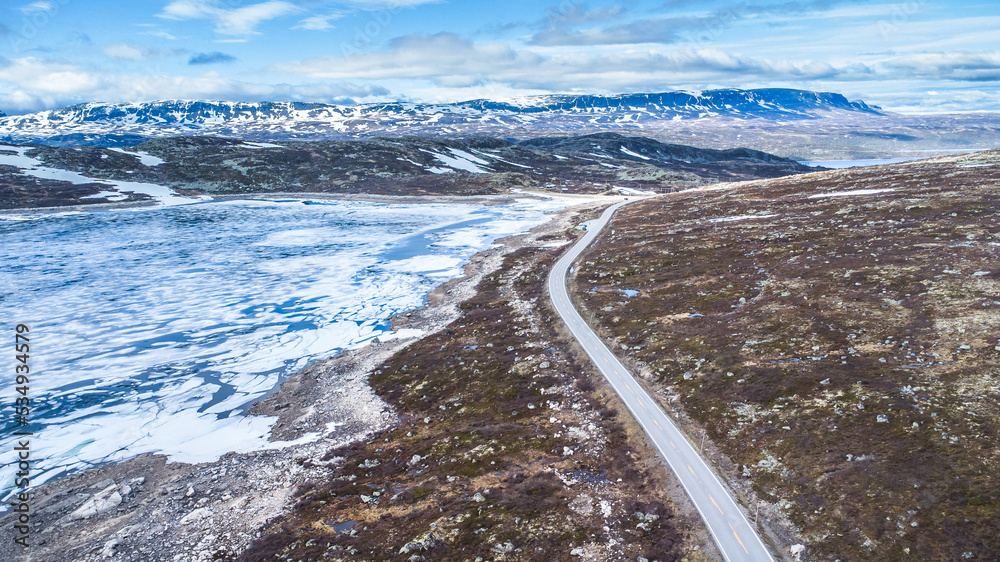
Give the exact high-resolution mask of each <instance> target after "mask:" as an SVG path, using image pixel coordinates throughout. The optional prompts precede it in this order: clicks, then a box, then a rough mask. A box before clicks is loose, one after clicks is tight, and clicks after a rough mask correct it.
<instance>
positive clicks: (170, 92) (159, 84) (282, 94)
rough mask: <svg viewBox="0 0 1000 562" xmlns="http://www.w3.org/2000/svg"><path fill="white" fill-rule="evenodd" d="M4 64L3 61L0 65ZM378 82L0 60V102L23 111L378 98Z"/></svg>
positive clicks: (28, 59)
mask: <svg viewBox="0 0 1000 562" xmlns="http://www.w3.org/2000/svg"><path fill="white" fill-rule="evenodd" d="M4 65H5V66H4ZM388 94H389V92H388V90H386V89H385V88H383V87H381V86H373V85H366V84H358V83H355V82H350V83H342V84H295V85H292V84H261V83H252V82H244V81H240V80H235V79H232V78H229V77H227V76H223V75H221V74H219V73H218V72H204V73H201V74H198V75H194V76H179V75H169V74H166V73H162V72H159V71H157V70H152V71H150V72H147V73H116V72H113V71H102V70H95V69H87V68H82V67H79V66H75V65H71V64H68V63H64V62H58V61H48V60H42V59H38V58H35V57H24V58H21V59H8V60H6V61H0V107H2V108H3V109H4V111H6V112H7V113H23V112H30V111H38V110H42V109H47V108H53V107H62V106H66V105H72V104H75V103H83V102H90V101H106V102H137V101H148V100H160V99H217V100H234V101H261V100H276V101H318V102H337V101H341V102H342V101H344V100H345V99H348V98H354V99H366V98H375V97H377V98H379V99H384V96H387V95H388Z"/></svg>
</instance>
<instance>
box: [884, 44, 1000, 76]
mask: <svg viewBox="0 0 1000 562" xmlns="http://www.w3.org/2000/svg"><path fill="white" fill-rule="evenodd" d="M880 66H882V67H884V68H885V69H886V70H887V71H889V72H894V73H897V74H903V75H907V76H912V77H918V78H931V79H936V80H964V81H971V82H979V81H1000V52H998V51H988V52H979V53H968V52H959V53H920V54H913V55H905V56H900V57H894V58H890V59H888V60H885V61H882V62H881V64H880Z"/></svg>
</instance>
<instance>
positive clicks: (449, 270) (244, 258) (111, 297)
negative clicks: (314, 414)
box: [0, 198, 579, 509]
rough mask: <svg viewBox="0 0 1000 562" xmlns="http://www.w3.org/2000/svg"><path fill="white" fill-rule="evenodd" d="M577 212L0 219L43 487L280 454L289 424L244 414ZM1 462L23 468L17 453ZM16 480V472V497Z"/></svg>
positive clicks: (217, 210)
mask: <svg viewBox="0 0 1000 562" xmlns="http://www.w3.org/2000/svg"><path fill="white" fill-rule="evenodd" d="M578 202H579V200H570V199H560V198H555V199H548V200H538V199H533V200H532V199H522V200H518V201H517V202H515V203H512V204H507V205H494V206H483V205H471V204H469V205H464V204H463V205H458V204H410V205H405V204H399V205H396V204H393V205H390V204H385V203H362V202H331V203H325V204H321V205H303V204H302V202H301V201H298V200H290V201H267V200H261V201H227V202H206V203H196V204H192V205H184V206H161V207H145V208H140V209H132V210H115V211H106V212H82V213H81V212H75V213H39V214H19V215H11V214H8V215H0V226H2V228H3V242H4V243H3V244H2V245H0V262H2V267H0V286H2V287H4V290H3V291H0V306H3V308H4V309H5V310H7V311H15V310H16V311H18V313H17V318H11V320H12V321H15V322H23V323H26V324H28V325H29V326H30V327H31V338H32V339H31V350H32V355H31V361H32V373H37V374H33V376H32V379H31V393H32V400H33V405H34V407H33V409H32V412H31V418H32V422H33V424H32V426H31V428H32V429H33V430H34V431H35V437H34V440H33V446H34V447H35V449H34V450H33V451H32V458H33V459H38V461H37V465H35V466H34V467H33V478H32V483H33V484H35V485H37V484H40V483H42V482H44V481H46V480H49V479H51V478H53V477H56V476H58V475H61V474H65V473H69V472H75V471H79V470H82V469H85V468H88V467H90V466H94V465H97V464H101V463H106V462H113V461H120V460H124V459H127V458H131V457H134V456H136V455H139V454H142V453H147V452H148V453H161V454H164V455H167V456H168V457H169V458H170V460H172V461H184V462H203V461H210V460H213V459H215V458H217V457H219V456H220V455H222V454H224V453H226V452H228V451H248V450H253V449H257V448H262V447H264V446H266V442H267V436H268V433H269V430H270V426H271V424H272V423H273V422H274V419H273V418H266V417H247V416H244V415H243V412H244V411H245V409H246V408H247V407H248V405H249V404H250V403H252V402H253V401H255V400H257V399H259V398H261V397H263V396H265V395H267V394H268V393H269V392H271V391H272V390H273V389H275V387H276V385H277V384H278V383H280V381H282V380H283V379H285V378H287V377H288V376H290V375H292V374H293V373H295V372H296V371H298V370H299V369H301V368H302V367H304V366H305V365H306V364H308V363H310V362H312V361H315V360H318V359H321V358H324V357H327V356H329V355H331V354H333V353H335V352H337V351H339V350H343V349H345V348H349V347H352V346H358V345H364V344H366V343H367V342H369V341H370V340H372V339H373V338H375V337H378V338H379V339H380V340H385V339H386V338H390V337H393V334H392V333H390V328H389V326H388V325H387V319H388V318H389V317H390V316H392V315H394V314H397V313H399V312H401V311H405V310H408V309H413V308H415V307H418V306H421V305H422V304H423V302H424V299H425V296H426V294H427V292H428V291H429V290H430V289H432V288H433V287H435V286H436V285H438V284H440V283H441V282H443V281H444V280H445V279H446V278H448V277H453V276H456V275H458V274H460V273H461V266H462V264H463V263H464V262H465V261H466V260H467V259H468V258H469V257H471V256H472V254H474V253H475V252H478V251H481V250H484V249H486V248H488V247H490V246H491V245H492V244H493V243H494V241H495V240H496V239H497V238H498V237H501V236H505V235H509V234H513V233H517V232H523V231H526V230H527V229H529V228H531V227H533V226H536V225H538V224H541V223H543V222H545V221H546V220H548V219H547V217H546V212H548V211H551V210H555V209H558V208H562V207H565V206H568V205H571V204H576V203H578ZM402 335H413V334H402ZM397 336H399V334H397ZM11 373H12V371H7V372H4V373H3V374H2V375H0V383H2V384H3V385H4V388H11V387H12V386H13V380H12V377H13V375H12V374H11ZM345 399H351V397H345ZM9 402H10V401H5V402H4V404H3V405H0V411H2V413H3V416H4V419H6V420H12V418H13V412H12V406H11V405H10V404H9ZM12 428H13V426H12V425H11V422H8V425H7V427H6V429H7V431H6V432H5V434H4V435H5V436H10V435H11V434H12ZM0 450H2V451H4V453H3V454H4V455H7V456H6V457H4V458H6V459H8V460H9V455H10V454H11V451H13V442H12V440H11V439H10V438H8V437H4V438H2V439H0ZM15 471H16V463H11V462H7V460H5V461H4V462H2V463H0V482H2V483H3V484H0V486H3V487H2V488H0V498H5V497H6V496H7V495H8V494H9V492H10V485H11V484H12V482H13V474H14V472H15ZM0 509H2V508H0Z"/></svg>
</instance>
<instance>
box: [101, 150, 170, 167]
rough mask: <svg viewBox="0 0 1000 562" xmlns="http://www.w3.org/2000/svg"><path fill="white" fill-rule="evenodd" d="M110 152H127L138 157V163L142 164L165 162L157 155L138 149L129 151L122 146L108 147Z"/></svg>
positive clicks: (152, 164) (155, 164) (157, 164)
mask: <svg viewBox="0 0 1000 562" xmlns="http://www.w3.org/2000/svg"><path fill="white" fill-rule="evenodd" d="M108 150H111V151H112V152H118V153H120V154H128V155H129V156H135V157H136V158H138V159H139V163H140V164H142V165H143V166H150V167H152V166H159V165H160V164H164V163H166V160H164V159H163V158H160V157H158V156H153V155H152V154H150V153H148V152H145V151H142V150H139V151H136V152H129V151H128V150H125V149H123V148H109V149H108Z"/></svg>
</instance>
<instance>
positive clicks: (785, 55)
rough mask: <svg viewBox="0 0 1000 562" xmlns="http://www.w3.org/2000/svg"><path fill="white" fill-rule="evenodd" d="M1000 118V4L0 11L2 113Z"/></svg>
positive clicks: (97, 5)
mask: <svg viewBox="0 0 1000 562" xmlns="http://www.w3.org/2000/svg"><path fill="white" fill-rule="evenodd" d="M765 87H781V88H799V89H805V90H817V91H829V92H839V93H842V94H844V95H845V96H847V97H848V98H850V99H861V100H864V101H866V102H868V103H871V104H875V105H879V106H881V107H883V108H885V109H887V110H890V111H899V112H904V113H942V112H968V111H1000V3H997V2H995V1H994V0H988V1H987V0H984V1H981V2H951V1H944V0H941V1H931V0H916V1H912V2H911V1H904V2H878V1H870V2H869V1H850V0H843V1H839V0H709V1H697V2H695V1H693V0H658V1H644V0H630V1H625V2H602V1H583V0H579V1H578V0H562V1H559V2H543V1H542V2H540V1H538V0H534V1H531V0H504V1H503V2H485V1H479V2H474V1H457V0H451V1H447V0H350V1H327V0H264V1H260V0H130V1H118V2H113V1H108V0H37V1H36V0H24V1H18V0H14V1H10V0H2V1H0V110H2V111H4V112H6V113H7V114H10V115H15V114H23V113H30V112H34V111H39V110H44V109H53V108H58V107H62V106H66V105H71V104H75V103H82V102H90V101H100V102H138V101H148V100H155V99H210V100H235V101H315V102H326V103H366V102H379V101H422V102H453V101H462V100H469V99H481V98H487V99H496V100H503V99H509V98H512V97H517V96H524V95H537V94H552V93H588V94H615V93H633V92H665V91H673V90H687V91H698V90H707V89H714V88H765Z"/></svg>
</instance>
